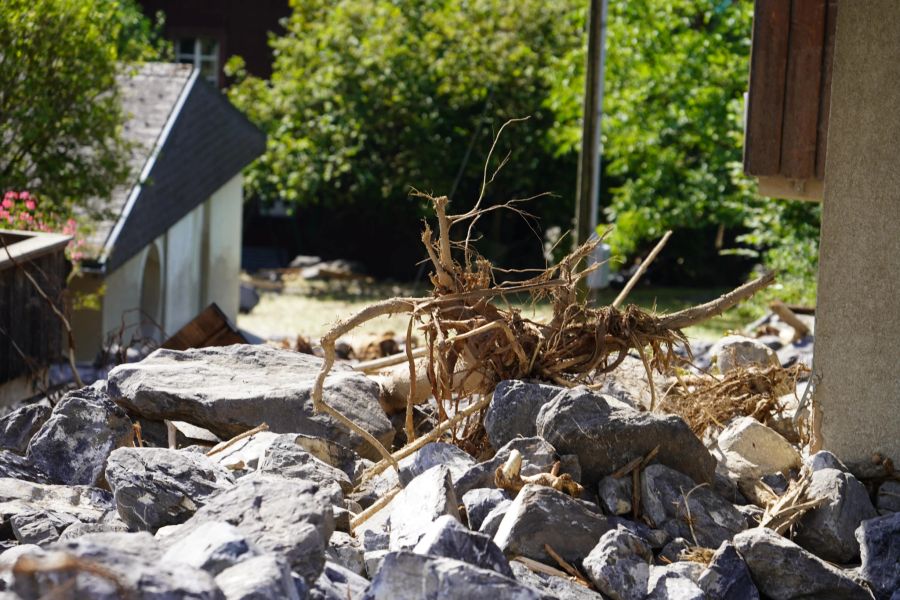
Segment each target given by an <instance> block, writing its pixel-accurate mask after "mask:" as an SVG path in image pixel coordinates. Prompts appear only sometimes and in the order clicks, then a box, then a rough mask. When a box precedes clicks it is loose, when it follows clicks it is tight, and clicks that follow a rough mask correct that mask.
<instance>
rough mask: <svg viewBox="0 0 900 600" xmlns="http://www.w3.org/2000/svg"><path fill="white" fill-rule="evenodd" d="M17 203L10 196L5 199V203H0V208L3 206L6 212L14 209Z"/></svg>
mask: <svg viewBox="0 0 900 600" xmlns="http://www.w3.org/2000/svg"><path fill="white" fill-rule="evenodd" d="M14 204H15V202H14V201H13V200H12V199H11V198H10V197H9V194H6V196H4V197H3V202H0V206H3V208H5V209H6V210H9V209H11V208H12V207H13V205H14Z"/></svg>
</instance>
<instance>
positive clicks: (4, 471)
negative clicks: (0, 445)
mask: <svg viewBox="0 0 900 600" xmlns="http://www.w3.org/2000/svg"><path fill="white" fill-rule="evenodd" d="M0 477H9V478H11V479H20V480H22V481H30V482H31V483H50V478H49V477H47V476H46V475H45V474H44V473H42V472H41V471H40V470H39V469H38V468H37V467H36V466H35V464H34V463H33V462H32V461H31V460H30V459H29V458H28V457H26V456H21V455H19V454H16V453H15V452H10V451H9V450H0Z"/></svg>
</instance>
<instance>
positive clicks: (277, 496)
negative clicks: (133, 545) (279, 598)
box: [164, 476, 334, 583]
mask: <svg viewBox="0 0 900 600" xmlns="http://www.w3.org/2000/svg"><path fill="white" fill-rule="evenodd" d="M210 521H223V522H226V523H230V524H231V525H234V526H235V527H236V528H237V529H238V530H239V531H240V532H241V533H242V534H243V535H244V536H246V538H247V540H249V541H250V542H251V543H252V544H254V545H255V546H256V547H258V548H259V549H260V550H261V551H262V552H269V553H273V554H276V555H278V556H281V557H283V558H284V559H285V560H287V561H288V564H289V565H290V566H291V567H292V568H293V569H294V570H296V571H297V572H298V573H299V574H300V575H301V576H302V577H303V578H304V580H305V581H306V582H307V583H312V582H313V581H315V580H316V578H317V577H318V576H319V573H321V571H322V565H324V564H325V548H326V547H327V545H328V540H329V538H331V534H332V533H333V532H334V517H333V514H332V510H331V505H330V503H329V502H328V499H327V498H325V497H323V496H322V495H321V494H320V488H319V487H318V486H317V485H315V484H314V483H310V482H306V481H297V480H293V479H284V478H282V477H258V476H252V477H244V478H242V479H240V480H239V481H238V482H237V483H236V484H235V485H234V486H233V487H231V488H229V489H227V490H224V491H222V492H219V493H218V494H216V495H214V496H212V497H210V498H209V499H208V500H207V503H206V504H205V505H204V506H203V507H202V508H200V509H199V510H198V511H197V512H196V513H194V515H193V516H192V517H191V518H190V519H188V520H187V521H186V522H185V523H183V524H182V525H180V526H179V527H178V529H176V530H175V531H174V532H172V533H171V534H170V535H168V536H166V537H165V538H164V541H165V543H166V544H167V545H168V546H169V547H171V546H172V545H173V544H175V543H177V542H178V541H179V540H183V539H185V538H188V537H189V536H192V535H195V534H196V532H197V530H198V529H199V528H200V527H201V525H203V524H204V523H208V522H210Z"/></svg>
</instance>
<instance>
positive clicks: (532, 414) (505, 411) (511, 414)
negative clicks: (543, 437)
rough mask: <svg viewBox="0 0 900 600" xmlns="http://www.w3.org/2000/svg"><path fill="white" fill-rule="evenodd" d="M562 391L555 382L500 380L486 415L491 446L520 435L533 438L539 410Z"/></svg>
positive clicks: (499, 444) (501, 443) (500, 444)
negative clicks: (547, 383) (549, 383)
mask: <svg viewBox="0 0 900 600" xmlns="http://www.w3.org/2000/svg"><path fill="white" fill-rule="evenodd" d="M561 390H562V388H561V387H558V386H555V385H546V384H543V383H530V382H527V381H519V380H517V379H512V380H507V381H501V382H500V383H498V384H497V387H496V388H495V389H494V396H493V398H492V399H491V403H490V405H489V406H488V409H487V412H485V414H484V430H485V431H486V432H487V436H488V440H490V442H491V446H493V447H494V448H500V447H501V446H503V445H505V444H507V443H508V442H509V441H510V440H513V439H515V438H517V437H534V436H535V435H536V428H535V419H536V418H537V414H538V411H539V410H540V409H541V407H542V406H543V405H544V404H546V403H547V402H549V401H550V400H551V399H552V398H553V397H554V396H555V395H556V394H558V393H559V392H560V391H561Z"/></svg>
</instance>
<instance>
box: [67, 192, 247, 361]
mask: <svg viewBox="0 0 900 600" xmlns="http://www.w3.org/2000/svg"><path fill="white" fill-rule="evenodd" d="M242 218H243V178H242V177H241V176H240V175H238V176H236V177H234V178H233V179H231V180H230V181H228V183H226V184H225V185H223V186H222V187H221V188H219V189H218V190H217V191H216V192H215V193H213V195H212V196H210V198H208V199H207V200H206V202H204V203H202V204H200V205H199V206H197V208H195V209H194V210H193V211H191V212H190V213H188V214H187V215H185V216H184V217H183V218H182V219H181V220H180V221H178V222H177V223H176V224H175V225H173V226H172V227H170V228H169V230H168V231H167V232H166V233H165V234H163V235H161V236H160V237H158V238H157V239H156V240H154V242H153V244H154V245H155V247H156V251H157V253H158V256H159V263H160V271H161V273H160V275H161V289H160V304H161V307H160V311H159V313H160V314H158V315H156V316H157V317H158V318H159V324H160V325H162V327H163V329H164V335H165V336H170V335H172V334H174V333H175V332H176V331H178V330H179V329H180V328H181V327H183V326H184V325H185V324H187V323H188V322H189V321H190V320H191V319H193V318H194V317H195V316H196V315H197V313H198V312H200V311H201V310H202V309H204V308H205V307H206V306H207V305H208V304H209V303H210V302H215V303H216V304H218V305H219V307H220V308H221V309H222V310H223V311H224V312H225V314H227V315H228V317H229V318H230V319H232V320H234V319H235V318H236V317H237V312H238V302H239V296H240V267H241V224H242ZM148 248H149V246H148V247H146V248H144V249H142V250H141V251H140V252H138V253H137V254H136V255H135V256H133V257H132V258H130V259H129V260H128V261H126V262H125V263H124V264H123V265H122V266H120V267H119V268H118V269H116V270H115V271H113V272H112V273H109V274H107V275H106V277H105V278H104V279H103V282H102V283H103V285H105V286H106V292H105V294H104V295H103V297H102V300H101V302H102V310H101V314H102V318H100V319H97V318H96V317H95V316H93V315H96V313H93V314H91V313H85V312H84V311H79V312H80V313H82V314H81V316H80V317H79V314H78V313H76V315H75V318H76V319H80V320H79V321H77V322H76V323H75V326H76V330H79V333H78V336H77V337H78V340H77V345H78V354H79V356H78V358H79V360H91V359H92V358H93V357H94V356H95V355H96V353H97V351H99V350H100V348H101V346H102V344H104V343H105V342H106V338H107V336H108V334H109V333H110V332H111V331H115V330H118V329H119V328H120V327H121V323H122V316H123V315H125V322H126V324H127V325H129V327H128V328H127V330H126V332H125V335H124V336H123V337H124V340H123V341H125V342H126V343H127V342H128V341H129V340H130V338H131V336H132V334H133V333H134V332H135V328H136V327H137V326H138V325H139V324H140V320H141V316H140V313H139V312H138V311H137V310H136V309H139V308H140V307H141V290H142V286H143V283H144V272H145V267H146V263H147V256H148V254H149V252H148ZM129 311H131V312H129ZM97 321H100V322H101V323H102V327H101V328H98V324H97ZM79 324H80V325H84V327H81V328H79V327H77V326H78V325H79ZM98 329H99V330H98ZM160 337H161V336H160ZM159 341H162V339H160V340H159Z"/></svg>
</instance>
